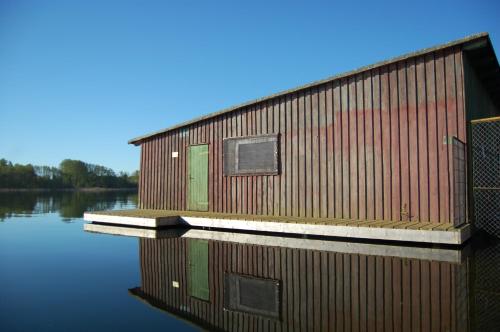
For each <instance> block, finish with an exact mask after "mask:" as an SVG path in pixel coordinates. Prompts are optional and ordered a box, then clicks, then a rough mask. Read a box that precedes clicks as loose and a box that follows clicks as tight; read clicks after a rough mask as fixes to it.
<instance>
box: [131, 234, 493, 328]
mask: <svg viewBox="0 0 500 332" xmlns="http://www.w3.org/2000/svg"><path fill="white" fill-rule="evenodd" d="M189 232H190V231H189ZM189 232H188V233H189ZM198 232H206V233H216V234H217V233H219V232H208V231H202V230H200V231H198ZM200 235H202V234H193V235H189V237H187V238H186V237H181V238H161V239H143V238H142V239H139V256H140V271H141V284H140V285H139V286H138V287H135V288H132V289H130V290H129V292H130V294H131V295H133V296H135V297H137V298H138V299H140V300H141V301H144V302H146V303H147V304H149V305H151V306H154V307H156V308H158V309H160V310H162V311H164V312H165V313H167V314H168V315H173V316H174V317H176V318H177V319H182V320H184V321H187V322H189V323H190V324H193V325H195V326H196V327H198V328H202V329H205V330H209V331H370V330H377V331H413V330H414V331H472V330H474V327H473V326H472V323H471V321H470V317H471V316H473V313H474V311H473V310H474V309H476V308H474V307H473V308H471V307H470V304H469V303H473V302H472V301H471V297H473V296H474V294H472V295H471V291H470V285H469V280H470V274H471V273H470V268H469V266H470V264H471V263H470V259H469V257H468V255H467V254H466V253H465V254H462V259H461V260H458V261H454V262H449V261H442V260H439V259H429V258H426V257H425V255H424V256H423V257H421V258H415V257H404V256H403V257H391V256H388V255H375V254H373V253H370V252H365V253H353V252H348V251H337V250H336V249H330V248H328V247H326V248H322V249H321V250H318V249H312V248H301V247H296V248H293V247H291V246H289V247H280V246H274V245H273V246H268V245H263V244H260V245H259V244H248V243H241V242H228V241H220V240H211V239H206V240H204V239H199V238H197V237H200ZM253 236H254V237H256V238H259V235H253ZM298 240H301V241H311V242H314V240H307V239H298ZM329 242H330V243H335V241H329ZM306 243H307V242H306ZM352 248H353V249H354V248H355V246H352ZM399 249H400V250H398V251H399V252H405V251H406V250H408V249H409V248H408V247H399ZM413 249H416V248H413ZM455 251H457V252H459V251H460V250H458V249H456V250H455ZM408 253H410V252H408ZM478 305H479V306H481V303H479V304H478ZM483 307H484V305H483Z"/></svg>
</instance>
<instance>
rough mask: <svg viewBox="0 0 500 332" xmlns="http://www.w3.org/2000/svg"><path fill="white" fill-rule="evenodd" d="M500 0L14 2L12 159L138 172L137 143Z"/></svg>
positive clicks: (6, 63) (447, 30)
mask: <svg viewBox="0 0 500 332" xmlns="http://www.w3.org/2000/svg"><path fill="white" fill-rule="evenodd" d="M499 3H500V2H499V1H495V0H491V1H481V0H479V1H460V0H454V1H437V0H434V1H411V2H406V1H393V2H385V3H382V2H380V1H367V2H366V3H363V2H357V1H326V2H314V1H302V2H290V1H287V2H285V1H281V2H273V1H263V2H259V1H245V2H241V3H238V1H228V2H222V1H216V0H214V1H200V2H191V1H179V2H177V3H174V2H171V1H125V0H121V1H91V0H82V1H41V0H37V1H23V0H15V1H14V0H0V158H7V159H9V160H11V161H13V162H18V163H33V164H38V165H57V164H58V163H59V162H60V161H61V160H62V159H64V158H72V159H80V160H84V161H87V162H91V163H97V164H101V165H105V166H108V167H111V168H113V169H115V170H124V171H132V170H135V169H137V168H138V167H139V148H137V147H134V146H131V145H127V140H128V139H130V138H133V137H135V136H138V135H142V134H145V133H148V132H151V131H155V130H158V129H161V128H164V127H167V126H170V125H173V124H175V123H178V122H180V121H183V120H188V119H190V118H193V117H196V116H199V115H202V114H205V113H209V112H214V111H217V110H219V109H222V108H226V107H228V106H231V105H234V104H238V103H241V102H245V101H248V100H251V99H254V98H257V97H261V96H264V95H268V94H271V93H274V92H278V91H281V90H284V89H287V88H292V87H294V86H297V85H301V84H304V83H308V82H310V81H315V80H318V79H322V78H325V77H328V76H331V75H334V74H338V73H341V72H344V71H348V70H351V69H354V68H357V67H360V66H363V65H368V64H371V63H374V62H377V61H380V60H385V59H386V58H390V57H394V56H397V55H401V54H403V53H407V52H410V51H414V50H417V49H420V48H424V47H429V46H433V45H435V44H440V43H443V42H447V41H450V40H454V39H458V38H461V37H464V36H466V35H469V34H473V33H477V32H482V31H487V32H490V37H491V38H492V41H493V45H494V47H495V49H496V51H497V53H498V52H499V51H498V50H499V48H500V16H499V13H500V5H499Z"/></svg>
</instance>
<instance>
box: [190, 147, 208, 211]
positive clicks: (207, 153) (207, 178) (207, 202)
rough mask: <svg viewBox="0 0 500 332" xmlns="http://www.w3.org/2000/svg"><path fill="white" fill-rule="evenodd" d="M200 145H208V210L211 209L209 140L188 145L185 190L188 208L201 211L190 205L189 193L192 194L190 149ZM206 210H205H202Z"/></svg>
mask: <svg viewBox="0 0 500 332" xmlns="http://www.w3.org/2000/svg"><path fill="white" fill-rule="evenodd" d="M200 145H206V146H207V209H206V211H208V210H209V207H210V200H209V195H208V193H209V188H208V184H209V182H210V181H209V178H208V177H209V176H210V172H209V171H210V170H209V167H210V144H209V143H208V142H200V143H194V144H189V145H187V146H186V168H187V169H186V181H185V185H186V191H185V193H186V194H185V195H186V197H185V198H186V210H188V211H200V210H194V209H192V208H191V207H190V206H189V201H190V199H189V195H190V177H191V176H190V167H191V165H190V163H191V162H190V155H189V153H190V151H189V149H190V148H191V147H194V146H200ZM202 212H204V211H202Z"/></svg>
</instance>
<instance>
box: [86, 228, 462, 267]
mask: <svg viewBox="0 0 500 332" xmlns="http://www.w3.org/2000/svg"><path fill="white" fill-rule="evenodd" d="M84 228H85V231H87V232H93V233H102V234H110V235H121V236H132V237H139V238H151V239H162V238H173V237H183V238H189V239H200V240H213V241H224V242H235V243H241V244H247V245H261V246H271V247H281V248H297V249H305V250H320V251H328V252H338V253H347V254H361V255H375V256H377V255H379V256H390V257H401V258H414V259H424V260H432V261H442V262H452V263H460V262H462V261H463V260H464V259H465V258H466V257H467V256H468V254H469V246H466V247H464V248H462V249H454V248H449V247H442V246H441V247H429V246H418V247H416V246H401V245H395V244H390V243H389V244H388V243H362V242H347V241H338V240H337V241H334V240H324V239H310V238H296V237H283V236H272V235H262V234H254V233H242V232H225V231H210V230H203V229H187V228H179V227H172V228H168V229H149V228H138V227H123V226H110V225H103V224H85V225H84Z"/></svg>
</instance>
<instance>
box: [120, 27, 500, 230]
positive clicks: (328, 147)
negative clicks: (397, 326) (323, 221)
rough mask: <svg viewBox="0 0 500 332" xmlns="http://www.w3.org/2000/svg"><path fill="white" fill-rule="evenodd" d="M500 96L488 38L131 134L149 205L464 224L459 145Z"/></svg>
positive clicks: (143, 200)
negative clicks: (138, 149) (456, 147)
mask: <svg viewBox="0 0 500 332" xmlns="http://www.w3.org/2000/svg"><path fill="white" fill-rule="evenodd" d="M499 104H500V72H499V65H498V61H497V59H496V56H495V54H494V50H493V47H492V44H491V41H490V39H489V36H488V34H486V33H483V34H478V35H474V36H471V37H467V38H464V39H461V40H458V41H455V42H451V43H448V44H444V45H440V46H437V47H433V48H429V49H424V50H421V51H418V52H415V53H411V54H408V55H404V56H401V57H397V58H394V59H391V60H388V61H384V62H381V63H377V64H374V65H371V66H367V67H363V68H360V69H357V70H354V71H351V72H348V73H345V74H341V75H337V76H333V77H331V78H327V79H324V80H321V81H318V82H314V83H311V84H307V85H304V86H301V87H298V88H295V89H291V90H287V91H284V92H280V93H277V94H273V95H271V96H268V97H264V98H261V99H258V100H254V101H251V102H248V103H245V104H242V105H238V106H235V107H232V108H229V109H225V110H222V111H220V112H217V113H213V114H209V115H206V116H203V117H200V118H197V119H194V120H192V121H188V122H185V123H181V124H179V125H176V126H173V127H170V128H166V129H164V130H160V131H157V132H154V133H151V134H148V135H145V136H141V137H138V138H134V139H132V140H130V141H129V143H132V144H135V145H138V146H140V147H141V163H140V183H139V202H140V203H139V205H140V208H143V209H165V210H181V211H182V210H198V211H209V212H218V213H228V214H245V215H272V216H283V217H306V218H337V219H338V218H342V219H354V220H361V221H363V220H390V221H410V220H411V221H429V222H434V223H453V222H455V224H457V223H462V222H465V221H466V217H465V211H463V210H462V208H463V207H465V206H466V205H465V197H466V186H465V183H463V182H464V181H457V177H458V178H463V177H464V175H463V174H465V173H463V172H465V167H466V165H467V164H466V159H467V153H465V155H464V156H462V157H463V158H462V159H460V158H459V157H458V158H459V159H457V155H454V148H453V146H454V145H453V144H452V143H453V142H454V141H456V142H459V144H460V143H463V144H465V146H466V145H467V142H468V141H469V139H468V136H469V134H468V128H469V122H470V120H473V119H478V118H484V117H490V116H495V115H499V114H500V108H499V106H498V105H499ZM454 162H455V163H454ZM460 167H461V168H460ZM457 169H458V173H457Z"/></svg>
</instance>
